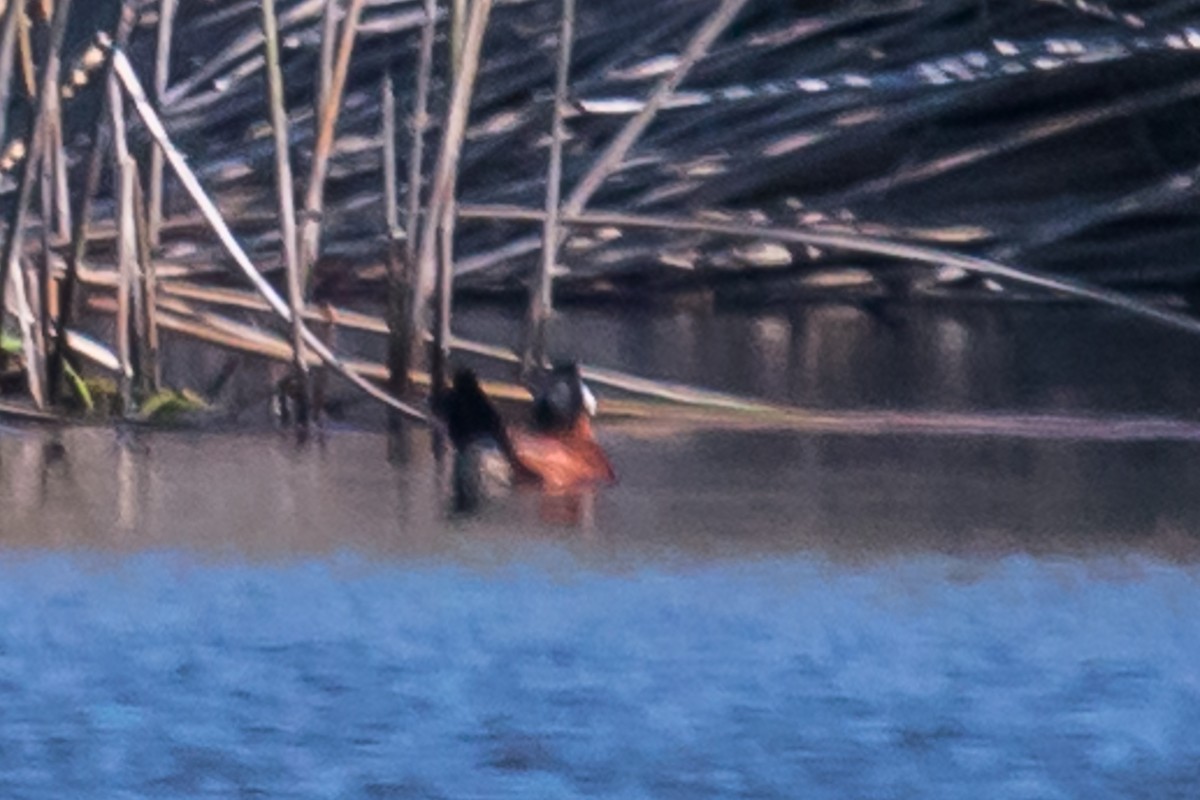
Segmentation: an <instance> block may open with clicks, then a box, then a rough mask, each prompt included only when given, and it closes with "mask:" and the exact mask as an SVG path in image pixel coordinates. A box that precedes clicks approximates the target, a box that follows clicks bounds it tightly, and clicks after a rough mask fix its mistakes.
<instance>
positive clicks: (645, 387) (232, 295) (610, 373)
mask: <svg viewBox="0 0 1200 800" xmlns="http://www.w3.org/2000/svg"><path fill="white" fill-rule="evenodd" d="M162 293H163V297H164V300H163V302H164V303H165V302H169V301H170V300H171V299H176V298H177V299H179V300H183V301H188V302H189V303H192V304H194V303H201V304H204V305H210V306H220V307H225V308H236V309H240V310H243V311H257V312H263V313H268V314H269V313H271V306H270V304H269V303H267V302H266V301H265V300H263V299H262V298H260V297H259V296H258V295H255V294H252V293H249V292H245V291H242V290H238V289H227V288H223V287H216V286H201V285H198V284H193V283H188V282H186V281H165V282H164V283H163V285H162ZM303 315H304V319H306V320H308V321H310V322H316V323H327V322H328V321H329V319H330V317H332V318H333V319H334V320H335V322H336V324H337V326H338V327H341V328H345V329H349V330H354V331H358V332H361V333H368V334H375V335H387V334H388V333H389V329H388V324H387V322H386V320H383V319H380V318H378V317H373V316H371V315H369V314H363V313H361V312H357V311H351V310H350V309H345V308H337V307H329V306H326V307H324V308H323V309H316V308H313V307H311V306H309V307H306V308H305V309H304V311H303ZM427 338H432V337H431V336H430V337H427ZM450 345H451V348H452V349H453V350H457V351H461V352H464V353H471V354H472V355H477V356H482V357H484V358H489V359H492V360H495V361H499V362H502V363H505V364H519V363H520V360H521V357H520V356H519V355H518V354H516V353H514V352H513V351H511V350H509V349H507V348H504V347H500V346H497V345H490V344H484V343H482V342H475V341H472V340H470V339H463V338H461V337H458V336H455V337H453V338H452V339H451V341H450ZM581 370H582V371H583V375H584V377H585V378H587V380H589V381H591V382H593V383H595V384H596V385H598V386H606V387H608V388H612V389H619V390H621V391H624V392H629V393H630V394H636V395H641V396H644V397H651V398H654V399H657V400H665V401H669V402H675V403H680V404H683V405H694V406H705V407H713V408H730V409H738V408H746V407H749V406H752V405H754V403H755V401H754V400H751V399H749V398H745V397H739V396H737V395H733V394H727V393H724V392H714V391H711V390H708V389H701V388H698V387H694V386H688V385H686V384H681V383H675V382H672V381H658V380H653V379H651V378H644V377H641V376H639V375H632V374H630V373H627V372H621V371H618V370H610V369H602V368H599V367H591V366H588V365H586V364H585V365H581Z"/></svg>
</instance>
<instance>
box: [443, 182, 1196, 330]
mask: <svg viewBox="0 0 1200 800" xmlns="http://www.w3.org/2000/svg"><path fill="white" fill-rule="evenodd" d="M459 213H460V215H461V216H462V217H463V218H464V219H490V220H510V221H525V222H541V221H542V220H543V219H544V218H545V213H544V212H542V211H541V210H536V209H526V208H514V207H510V206H484V205H479V206H476V205H472V206H462V207H461V208H460V209H459ZM561 219H562V222H563V224H565V225H568V226H581V227H589V228H592V227H602V228H603V227H611V228H641V229H651V230H661V231H675V232H682V233H709V234H720V235H722V236H732V237H736V238H752V239H763V240H767V241H775V242H780V243H787V244H810V245H814V246H816V247H828V248H831V249H836V250H845V251H847V252H851V253H867V254H870V255H877V256H885V257H888V258H895V259H900V260H903V261H911V262H914V263H918V264H925V265H927V266H933V267H938V266H946V267H957V268H959V269H961V270H964V271H965V272H969V273H972V274H975V275H983V276H985V277H989V278H997V279H999V280H1002V281H1012V282H1014V283H1019V284H1024V285H1027V286H1034V287H1037V288H1039V289H1046V290H1048V291H1051V292H1056V293H1058V294H1062V295H1066V296H1068V297H1074V298H1078V299H1080V300H1088V301H1091V302H1093V303H1099V304H1100V305H1105V306H1110V307H1112V308H1116V309H1119V310H1121V311H1125V312H1127V313H1130V314H1133V315H1135V316H1138V317H1141V318H1143V319H1147V320H1150V321H1152V322H1157V323H1159V324H1161V325H1165V326H1167V327H1170V328H1175V329H1176V330H1181V331H1185V332H1187V333H1193V334H1200V320H1198V319H1193V318H1192V317H1190V316H1188V315H1186V314H1180V313H1177V312H1174V311H1171V310H1169V309H1165V308H1159V307H1158V306H1155V305H1152V304H1151V303H1147V302H1144V301H1142V300H1138V299H1137V298H1135V297H1131V296H1129V295H1126V294H1123V293H1121V292H1116V291H1113V290H1111V289H1105V288H1103V287H1101V286H1096V285H1094V284H1091V283H1088V282H1086V281H1081V280H1076V279H1074V278H1066V277H1061V276H1058V275H1048V274H1046V273H1043V272H1037V271H1035V270H1031V269H1024V268H1018V267H1011V266H1008V265H1006V264H1001V263H998V262H995V261H989V260H988V259H985V258H977V257H975V256H964V255H960V254H958V253H953V252H950V251H946V250H939V249H937V248H933V247H927V246H923V245H915V244H909V243H907V242H893V241H889V240H887V239H880V238H879V237H876V236H866V235H861V234H853V233H827V232H822V231H815V230H804V229H797V228H783V227H778V226H773V225H740V224H737V223H731V222H713V221H709V220H700V219H686V218H681V217H665V216H655V215H649V214H623V213H619V212H609V211H587V212H582V213H579V214H567V213H564V214H563V215H562V218H561Z"/></svg>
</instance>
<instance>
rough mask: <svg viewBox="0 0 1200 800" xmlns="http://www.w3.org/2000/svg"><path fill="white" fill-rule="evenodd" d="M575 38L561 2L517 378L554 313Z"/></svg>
mask: <svg viewBox="0 0 1200 800" xmlns="http://www.w3.org/2000/svg"><path fill="white" fill-rule="evenodd" d="M574 36H575V0H562V20H561V24H560V26H559V30H558V65H557V68H556V72H555V79H554V119H553V122H552V123H551V136H550V164H549V166H548V168H547V175H546V219H545V222H544V223H543V225H542V260H541V263H540V264H539V266H538V272H537V276H536V279H535V280H536V283H535V285H534V286H533V288H531V289H530V292H529V318H528V320H527V322H526V333H525V348H524V351H523V352H522V355H521V375H522V378H525V379H527V378H528V377H529V376H530V374H531V372H532V370H533V369H534V367H535V366H540V365H541V364H542V362H543V361H544V360H545V355H546V323H547V321H548V320H549V318H550V315H551V314H552V313H553V311H554V268H555V262H556V261H557V257H556V256H557V251H558V248H557V246H556V245H557V243H558V242H560V241H561V240H562V239H561V237H560V235H559V225H558V214H559V210H560V209H559V203H560V198H561V194H562V152H563V141H564V140H565V139H566V137H567V129H566V124H565V122H564V121H563V112H564V110H565V108H566V103H567V91H568V88H569V84H570V76H571V45H572V40H573V39H574Z"/></svg>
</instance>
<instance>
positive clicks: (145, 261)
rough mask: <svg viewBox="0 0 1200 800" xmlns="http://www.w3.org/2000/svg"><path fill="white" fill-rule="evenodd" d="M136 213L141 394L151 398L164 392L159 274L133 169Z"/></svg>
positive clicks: (142, 199)
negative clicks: (159, 336)
mask: <svg viewBox="0 0 1200 800" xmlns="http://www.w3.org/2000/svg"><path fill="white" fill-rule="evenodd" d="M134 176H135V178H134V181H133V209H134V215H135V216H134V226H135V228H136V232H137V251H138V263H139V264H140V265H141V270H140V272H139V277H140V279H141V282H140V284H139V285H138V291H137V292H136V294H135V295H134V296H135V297H136V298H137V300H138V312H137V316H136V320H135V323H134V324H135V325H136V327H137V341H138V343H139V347H138V370H137V375H138V391H139V392H140V393H141V396H142V397H149V396H151V395H153V394H155V393H157V392H158V391H159V389H161V388H162V365H161V363H160V362H159V358H158V353H159V339H158V270H157V268H156V267H155V264H154V247H153V245H151V244H150V220H149V216H150V215H149V209H148V208H147V206H146V202H145V197H144V196H143V192H142V181H141V178H140V176H138V172H137V167H136V165H135V166H134Z"/></svg>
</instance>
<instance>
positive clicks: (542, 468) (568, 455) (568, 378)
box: [434, 363, 616, 495]
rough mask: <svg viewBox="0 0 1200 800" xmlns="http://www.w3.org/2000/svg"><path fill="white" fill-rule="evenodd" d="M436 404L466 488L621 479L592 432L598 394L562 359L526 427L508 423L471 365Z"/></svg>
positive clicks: (568, 485)
mask: <svg viewBox="0 0 1200 800" xmlns="http://www.w3.org/2000/svg"><path fill="white" fill-rule="evenodd" d="M434 409H435V411H436V413H437V414H438V415H439V416H440V417H441V418H442V420H443V421H444V422H445V425H446V430H447V433H448V435H449V437H450V441H451V442H452V443H453V445H454V449H455V453H456V459H455V480H456V483H457V484H458V488H460V489H462V490H465V491H470V492H471V493H473V494H475V495H480V494H489V493H491V492H492V491H493V490H494V489H495V488H497V487H499V486H506V485H508V484H510V483H513V482H524V483H530V484H536V485H540V486H541V487H543V488H545V489H547V490H550V491H567V490H572V489H578V488H583V487H587V486H596V485H603V484H608V483H612V482H613V481H615V480H616V473H615V472H614V470H613V468H612V465H611V463H609V460H608V456H607V455H606V454H605V452H604V449H603V448H602V447H601V446H600V444H599V442H597V441H596V438H595V435H594V434H593V432H592V426H591V417H592V415H594V414H595V411H596V400H595V397H594V396H593V395H592V392H591V390H590V389H589V388H588V387H587V385H586V384H585V383H584V382H583V380H582V378H581V377H580V374H579V367H578V366H577V365H576V364H573V363H571V364H561V365H558V366H556V367H555V368H554V369H552V370H550V371H549V372H548V373H547V374H546V376H545V377H544V378H543V380H542V382H541V385H540V387H539V388H538V390H537V392H536V393H535V396H534V402H533V408H532V411H531V414H530V419H529V420H528V422H527V423H526V424H524V425H510V424H508V423H506V422H505V421H504V419H503V418H502V417H501V416H500V413H499V411H498V410H497V409H496V407H495V406H494V405H493V404H492V402H491V400H490V399H489V398H488V396H487V395H486V394H485V393H484V391H483V388H482V387H481V386H480V385H479V380H478V378H477V377H476V376H475V373H474V372H472V371H471V370H469V369H460V370H459V371H458V372H457V373H455V375H454V381H453V385H452V386H451V388H450V389H448V390H445V391H443V392H441V393H439V394H438V396H437V397H436V398H435V401H434Z"/></svg>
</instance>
